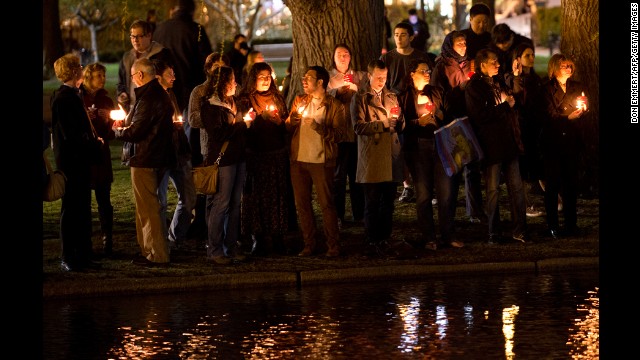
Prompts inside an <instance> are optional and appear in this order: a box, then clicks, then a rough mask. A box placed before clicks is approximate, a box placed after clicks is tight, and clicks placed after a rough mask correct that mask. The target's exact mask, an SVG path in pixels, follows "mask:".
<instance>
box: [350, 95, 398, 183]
mask: <svg viewBox="0 0 640 360" xmlns="http://www.w3.org/2000/svg"><path fill="white" fill-rule="evenodd" d="M394 106H399V105H398V98H397V96H396V94H395V93H393V92H391V91H390V90H387V89H386V88H384V89H382V104H380V103H378V101H377V100H376V98H375V94H374V92H373V90H372V89H371V87H370V86H368V85H367V87H365V88H364V89H363V90H362V91H360V92H358V93H357V94H355V95H354V96H353V99H351V109H350V110H351V121H352V123H353V128H354V130H355V133H356V136H357V138H358V139H357V142H358V169H357V171H356V182H358V183H379V182H387V181H393V182H402V180H403V177H404V176H403V174H402V172H403V171H402V170H403V166H404V161H403V157H402V156H401V153H400V148H401V146H400V139H399V137H398V133H399V132H402V130H403V129H404V126H405V123H404V116H403V114H400V116H399V118H398V122H397V124H396V127H395V132H391V131H390V129H389V127H387V126H385V122H386V123H388V119H389V118H390V116H391V108H392V107H394Z"/></svg>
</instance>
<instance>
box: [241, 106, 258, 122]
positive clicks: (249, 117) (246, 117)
mask: <svg viewBox="0 0 640 360" xmlns="http://www.w3.org/2000/svg"><path fill="white" fill-rule="evenodd" d="M255 118H256V113H255V111H253V107H252V108H251V109H249V111H247V113H246V114H245V115H244V117H243V118H242V120H244V121H250V120H253V119H255Z"/></svg>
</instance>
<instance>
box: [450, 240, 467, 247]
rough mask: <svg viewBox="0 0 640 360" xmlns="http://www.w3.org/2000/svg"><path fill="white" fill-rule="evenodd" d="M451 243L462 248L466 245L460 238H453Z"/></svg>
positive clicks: (452, 245)
mask: <svg viewBox="0 0 640 360" xmlns="http://www.w3.org/2000/svg"><path fill="white" fill-rule="evenodd" d="M449 245H451V247H454V248H461V247H464V243H463V242H462V241H458V240H453V241H451V242H450V243H449Z"/></svg>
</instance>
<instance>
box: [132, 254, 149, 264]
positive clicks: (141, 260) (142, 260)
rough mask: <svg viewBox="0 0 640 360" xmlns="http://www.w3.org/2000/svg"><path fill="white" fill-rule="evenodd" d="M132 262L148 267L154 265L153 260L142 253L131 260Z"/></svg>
mask: <svg viewBox="0 0 640 360" xmlns="http://www.w3.org/2000/svg"><path fill="white" fill-rule="evenodd" d="M131 263H132V264H134V265H140V266H147V267H152V266H153V261H151V260H149V259H147V258H146V257H144V256H142V255H138V256H137V257H135V258H134V259H133V260H131Z"/></svg>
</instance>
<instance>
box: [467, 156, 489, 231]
mask: <svg viewBox="0 0 640 360" xmlns="http://www.w3.org/2000/svg"><path fill="white" fill-rule="evenodd" d="M463 173H464V196H465V199H466V212H467V216H469V217H473V218H478V219H480V220H483V219H486V215H485V211H484V207H483V205H482V173H481V171H480V163H478V162H472V163H470V164H467V165H465V167H464V169H463Z"/></svg>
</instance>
